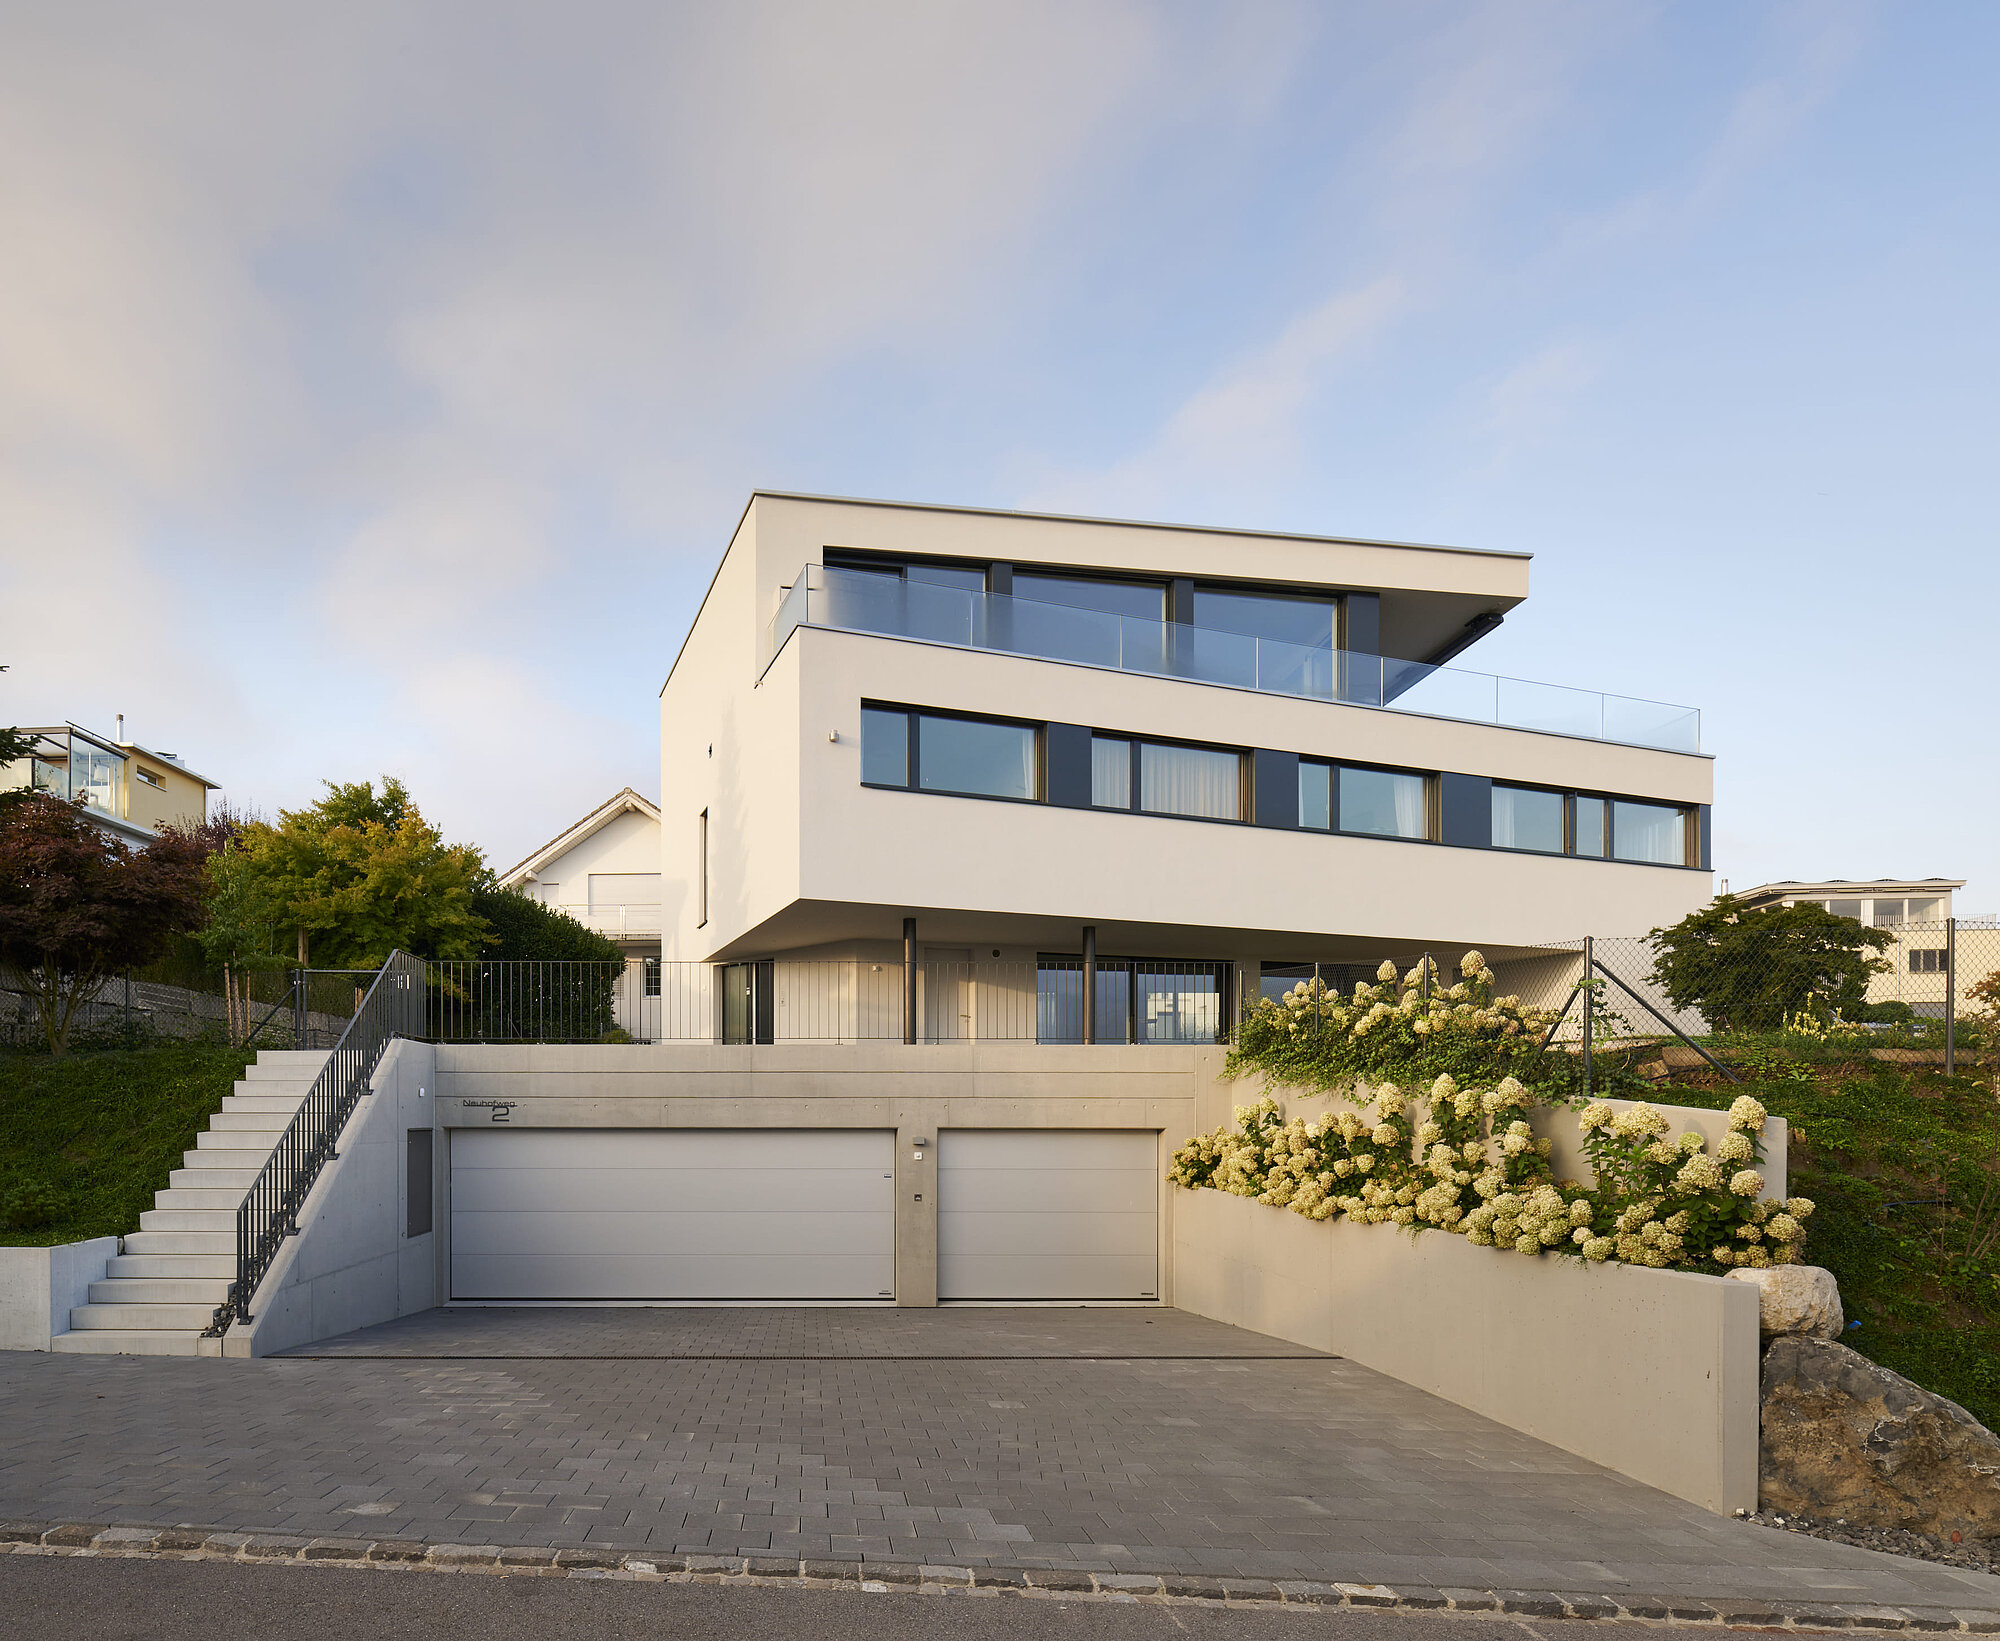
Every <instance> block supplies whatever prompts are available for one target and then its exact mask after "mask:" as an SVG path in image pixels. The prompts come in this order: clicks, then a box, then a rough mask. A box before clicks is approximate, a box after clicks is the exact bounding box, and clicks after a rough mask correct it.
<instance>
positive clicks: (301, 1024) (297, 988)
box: [292, 969, 308, 1048]
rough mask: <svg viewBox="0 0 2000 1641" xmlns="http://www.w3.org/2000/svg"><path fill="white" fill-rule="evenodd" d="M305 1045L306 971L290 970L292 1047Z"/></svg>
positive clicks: (303, 1046)
mask: <svg viewBox="0 0 2000 1641" xmlns="http://www.w3.org/2000/svg"><path fill="white" fill-rule="evenodd" d="M307 1046H308V1044H307V1043H306V971H305V970H304V969H294V970H292V1047H293V1048H305V1047H307Z"/></svg>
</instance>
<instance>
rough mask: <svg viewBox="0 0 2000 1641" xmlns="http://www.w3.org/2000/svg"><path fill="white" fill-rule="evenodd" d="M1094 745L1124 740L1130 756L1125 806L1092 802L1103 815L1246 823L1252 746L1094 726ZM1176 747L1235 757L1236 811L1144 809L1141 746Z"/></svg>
mask: <svg viewBox="0 0 2000 1641" xmlns="http://www.w3.org/2000/svg"><path fill="white" fill-rule="evenodd" d="M1090 740H1091V745H1092V746H1093V748H1094V747H1095V746H1096V744H1097V743H1098V742H1099V741H1123V742H1124V743H1125V747H1126V751H1127V753H1128V754H1129V756H1130V763H1129V765H1128V773H1127V775H1126V791H1127V792H1128V793H1129V794H1130V796H1129V798H1128V799H1127V801H1126V804H1125V807H1124V808H1122V809H1120V808H1116V807H1114V806H1113V805H1111V804H1108V803H1096V802H1093V803H1092V804H1091V806H1090V807H1091V808H1092V809H1094V810H1096V811H1097V812H1098V813H1099V814H1102V815H1152V816H1155V817H1156V818H1158V819H1160V820H1186V821H1206V822H1207V823H1208V824H1209V825H1211V826H1248V825H1249V824H1250V820H1249V817H1248V810H1249V808H1250V803H1249V792H1248V788H1249V786H1250V783H1251V781H1252V780H1253V779H1254V775H1253V772H1252V769H1251V762H1250V760H1251V749H1250V748H1248V747H1241V746H1217V745H1216V744H1215V742H1213V741H1186V740H1181V739H1179V738H1178V737H1175V736H1171V735H1130V734H1126V733H1125V732H1124V731H1122V730H1115V729H1093V730H1092V731H1091V732H1090ZM1148 746H1160V747H1178V748H1181V749H1183V750H1185V751H1189V752H1223V753H1228V754H1230V755H1231V756H1233V757H1234V758H1235V759H1236V814H1235V816H1234V818H1231V817H1230V816H1228V815H1183V814H1181V813H1180V812H1179V811H1178V810H1173V809H1147V808H1145V807H1144V806H1143V805H1141V803H1140V802H1139V792H1140V761H1141V759H1142V757H1143V756H1144V754H1143V753H1142V752H1141V751H1140V749H1141V748H1142V747H1148Z"/></svg>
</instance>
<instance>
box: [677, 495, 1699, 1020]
mask: <svg viewBox="0 0 2000 1641" xmlns="http://www.w3.org/2000/svg"><path fill="white" fill-rule="evenodd" d="M1527 591H1528V562H1527V558H1526V557H1525V555H1520V554H1512V553H1498V552H1480V551H1472V550H1467V549H1460V548H1449V547H1433V546H1419V545H1411V544H1404V543H1390V542H1374V541H1353V540H1345V539H1336V538H1318V537H1302V536H1284V535H1276V534H1268V533H1258V532H1249V531H1232V530H1217V529H1196V528H1186V527H1179V526H1161V525H1146V524H1130V523H1122V522H1116V521H1110V520H1100V519H1079V518H1065V517H1049V516H1040V515H1029V514H1020V513H1004V512H994V511H982V510H978V509H969V508H952V507H919V506H907V505H900V504H884V503H873V502H854V501H840V500H830V499H823V498H815V497H805V496H790V495H770V494H759V495H757V496H755V497H753V498H752V500H751V503H750V505H749V507H748V508H747V509H746V511H745V513H744V515H743V519H742V522H741V524H740V525H739V526H738V528H737V531H736V534H735V537H734V539H733V540H732V541H731V543H730V545H729V548H728V550H727V552H726V553H725V554H724V556H723V559H722V563H721V565H720V567H719V569H718V570H717V572H716V575H715V579H714V582H713V584H712V585H711V586H710V588H709V590H708V594H707V597H706V599H705V600H704V602H703V604H702V606H701V610H700V613H699V615H698V616H697V618H696V620H695V623H694V626H693V630H692V631H691V632H690V633H689V635H688V638H687V641H686V643H685V644H684V645H683V647H682V650H681V653H680V656H679V658H678V659H677V661H676V662H675V664H674V667H673V669H672V672H671V673H670V675H669V677H668V679H667V682H666V686H665V688H664V689H663V690H662V692H661V697H660V709H661V754H660V756H661V776H662V789H663V790H664V791H665V792H666V793H668V794H670V798H669V806H668V809H667V811H666V813H665V814H664V815H663V817H662V843H663V848H664V853H663V856H662V862H661V873H662V882H663V883H664V884H665V885H666V886H667V887H666V892H665V895H664V897H663V908H662V910H663V919H664V929H663V936H662V952H663V956H664V958H665V960H666V964H667V967H668V969H669V970H672V969H673V968H674V967H675V965H676V963H685V964H697V965H703V966H707V965H723V966H724V967H723V969H722V975H723V980H722V987H723V991H722V997H721V999H720V1005H719V1006H720V1009H721V1016H720V1026H719V1029H720V1031H721V1034H722V1036H723V1037H724V1039H725V1040H730V1041H742V1042H783V1041H787V1040H820V1039H823V1038H825V1037H828V1036H837V1035H852V1036H860V1037H868V1036H880V1035H886V1034H887V1027H889V1026H890V1025H892V1024H897V1023H900V1022H902V1021H903V1019H904V1017H905V1015H906V1013H908V1014H912V1015H913V1017H914V1020H915V1023H916V1027H917V1029H916V1033H915V1034H916V1035H917V1036H919V1037H921V1038H923V1039H926V1040H940V1039H943V1040H953V1039H961V1038H968V1039H980V1040H992V1039H1001V1040H1010V1041H1023V1040H1033V1041H1041V1042H1051V1041H1054V1042H1128V1041H1129V1042H1150V1043H1193V1042H1207V1041H1213V1040H1214V1039H1215V1036H1216V1034H1217V1033H1218V1031H1220V1030H1222V1029H1224V1028H1226V1025H1227V1023H1228V1021H1229V1019H1230V1018H1231V1017H1232V1014H1233V1013H1234V1011H1235V1010H1237V1009H1239V1008H1240V1007H1242V1006H1243V1002H1244V1000H1245V999H1246V998H1251V997H1254V996H1256V995H1257V993H1258V992H1259V990H1260V989H1262V988H1264V987H1265V986H1266V985H1267V984H1268V985H1272V986H1284V985H1289V984H1291V983H1292V977H1294V976H1296V975H1297V974H1298V973H1299V972H1301V969H1302V966H1309V965H1312V964H1315V963H1317V964H1320V965H1322V972H1326V970H1327V968H1329V967H1331V968H1332V969H1333V970H1334V971H1335V972H1344V966H1350V965H1365V967H1366V968H1367V969H1368V970H1370V971H1372V969H1373V968H1374V966H1375V964H1376V963H1377V962H1378V961H1379V960H1380V959H1381V957H1382V956H1383V955H1384V954H1385V953H1388V954H1392V955H1398V956H1411V957H1414V955H1415V954H1416V953H1418V952H1420V951H1423V950H1427V949H1428V950H1433V951H1437V952H1446V951H1463V950H1465V949H1466V948H1468V947H1478V948H1480V949H1481V950H1483V951H1484V952H1485V953H1486V954H1487V956H1488V957H1489V958H1491V959H1494V960H1495V961H1498V962H1504V961H1505V960H1506V959H1507V958H1509V957H1510V956H1515V955H1518V956H1521V957H1523V958H1526V957H1530V956H1531V955H1532V953H1533V948H1535V947H1536V946H1538V945H1540V944H1542V943H1544V942H1552V941H1558V940H1563V939H1567V938H1572V937H1574V936H1576V935H1579V934H1581V933H1585V932H1589V931H1592V930H1598V931H1605V930H1614V929H1615V930H1619V931H1628V930H1629V931H1638V930H1643V929H1647V928H1651V927H1654V926H1656V925H1658V924H1661V923H1666V922H1671V921H1673V920H1675V919H1677V918H1679V917H1680V916H1682V915H1683V914H1685V913H1686V912H1688V911H1689V910H1691V909H1693V908H1694V907H1696V906H1698V905H1700V904H1701V903H1703V902H1704V901H1706V900H1707V899H1708V895H1709V877H1708V867H1709V860H1708V847H1709V845H1708V839H1709V818H1708V817H1709V808H1708V806H1709V799H1710V793H1711V773H1712V770H1711V763H1710V760H1709V759H1708V758H1707V757H1705V756H1704V755H1703V754H1702V753H1701V752H1700V749H1699V717H1698V715H1697V714H1696V713H1695V712H1694V711H1693V710H1692V709H1690V708H1685V707H1673V706H1665V705H1660V704H1657V703H1652V702H1644V701H1635V700H1630V699H1624V698H1620V697H1617V696H1611V695H1604V694H1599V693H1596V692H1593V691H1588V690H1579V689H1573V688H1566V687H1557V686H1553V685H1547V684H1538V683H1529V682H1525V681H1522V680H1517V679H1511V678H1499V677H1495V676H1492V675H1490V674H1485V673H1480V672H1475V671H1471V670H1468V669H1467V668H1465V667H1464V666H1463V665H1462V664H1461V663H1460V658H1461V657H1462V655H1463V654H1464V652H1465V651H1466V650H1467V649H1468V648H1470V646H1472V645H1473V644H1474V643H1475V641H1476V640H1477V639H1478V638H1479V637H1480V636H1481V635H1483V634H1484V633H1486V632H1488V631H1490V630H1491V629H1492V628H1493V627H1495V626H1497V625H1499V623H1500V622H1501V620H1502V619H1503V618H1504V617H1505V615H1506V614H1507V612H1508V611H1509V610H1511V609H1513V608H1514V607H1515V606H1516V605H1518V604H1519V603H1520V602H1521V601H1522V599H1523V598H1525V597H1526V596H1527ZM906 945H907V948H908V949H907V950H906ZM906 958H907V959H909V960H910V961H909V962H908V964H907V965H906V961H905V960H906ZM831 965H846V968H845V969H844V970H843V969H840V968H837V967H833V966H831ZM1086 965H1088V966H1090V967H1091V968H1092V969H1093V970H1094V977H1095V986H1094V990H1095V994H1096V1006H1095V1008H1094V1009H1091V1010H1086V1009H1085V1008H1084V1007H1083V1006H1082V1003H1081V998H1082V995H1083V988H1084V978H1083V970H1084V968H1085V966H1086ZM906 974H907V975H915V976H916V977H917V980H918V983H919V984H920V985H921V986H922V987H923V989H924V995H923V996H921V997H920V998H919V999H917V1002H916V1007H915V1009H914V1010H913V1011H912V1010H906V1009H905V1007H904V1002H905V1000H904V999H903V998H901V997H900V996H899V995H898V990H899V987H900V985H901V982H902V979H903V977H904V976H905V975H906ZM674 979H675V977H674V976H672V975H671V974H670V976H669V980H670V984H671V983H672V982H673V981H674Z"/></svg>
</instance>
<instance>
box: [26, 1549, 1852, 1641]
mask: <svg viewBox="0 0 2000 1641" xmlns="http://www.w3.org/2000/svg"><path fill="white" fill-rule="evenodd" d="M0 1615H4V1616H0V1633H4V1634H5V1635H6V1636H7V1637H9V1641H238V1638H245V1641H248V1638H253V1637H254V1638H256V1641H325V1638H326V1637H328V1636H358V1637H365V1638H366V1641H405V1638H411V1641H415V1638H421V1641H458V1638H460V1637H464V1638H465V1641H512V1638H514V1637H521V1638H523V1641H528V1638H532V1641H627V1638H631V1641H638V1638H640V1637H644V1638H645V1641H711V1638H712V1641H1265V1638H1266V1637H1268V1638H1270V1641H1285V1638H1298V1641H1312V1638H1318V1637H1325V1638H1329V1641H1333V1638H1337V1641H1535V1638H1538V1637H1539V1638H1541V1641H1556V1638H1558V1637H1567V1636H1570V1635H1572V1634H1579V1632H1582V1631H1584V1630H1585V1629H1586V1628H1588V1626H1585V1625H1582V1624H1578V1623H1574V1622H1570V1623H1563V1622H1556V1623H1550V1622H1547V1621H1544V1620H1534V1621H1528V1620H1522V1619H1514V1618H1507V1619H1489V1618H1479V1617H1473V1616H1470V1615H1468V1616H1466V1617H1462V1618H1461V1617H1444V1616H1437V1617H1433V1616H1428V1615H1425V1614H1413V1613H1389V1612H1385V1613H1368V1612H1355V1611H1352V1610H1346V1609H1343V1610H1340V1611H1335V1612H1311V1611H1304V1610H1301V1609H1297V1608H1293V1609H1291V1610H1282V1609H1281V1610H1275V1611H1259V1610H1256V1609H1251V1608H1228V1607H1203V1606H1193V1605H1171V1606H1170V1605H1149V1604H1146V1603H1143V1602H1130V1603H1126V1602H1106V1601H1095V1600H1093V1601H1061V1600H1053V1599H1034V1598H1023V1597H1018V1596H990V1597H978V1596H970V1595H968V1596H958V1595H950V1596H942V1595H923V1594H918V1593H916V1592H911V1591H896V1592H892V1593H890V1594H888V1595H871V1594H868V1593H866V1592H863V1591H858V1590H812V1589H799V1588H786V1587H782V1586H769V1587H758V1586H737V1587H731V1586H726V1585H718V1584H636V1583H618V1582H613V1581H610V1580H596V1579H575V1578H517V1577H500V1576H495V1575H486V1574H479V1575H469V1574H459V1575H440V1574H421V1573H396V1572H388V1571H383V1570H369V1569H350V1568H331V1567H328V1568H317V1567H258V1566H251V1565H245V1564H243V1563H240V1562H211V1561H152V1560H140V1559H136V1558H135V1559H132V1560H117V1559H98V1558H93V1557H55V1556H22V1555H13V1556H0ZM1595 1629H1596V1631H1597V1632H1598V1633H1599V1634H1600V1635H1601V1633H1602V1630H1603V1626H1602V1625H1598V1626H1595ZM1524 1632H1525V1633H1524ZM1850 1633H1851V1632H1850ZM1579 1641H1580V1634H1579Z"/></svg>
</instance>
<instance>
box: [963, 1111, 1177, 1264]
mask: <svg viewBox="0 0 2000 1641" xmlns="http://www.w3.org/2000/svg"><path fill="white" fill-rule="evenodd" d="M1159 1150H1160V1146H1159V1136H1158V1135H1157V1134H1154V1133H1152V1132H1150V1131H1148V1132H1130V1131H1099V1130H1068V1131H1065V1130H1062V1129H1047V1128H1035V1129H1029V1128H947V1129H944V1130H942V1131H941V1132H940V1133H939V1134H938V1297H939V1298H940V1299H1154V1298H1157V1297H1158V1296H1159V1291H1160V1274H1159V1273H1160V1265H1159V1200H1160V1187H1159V1178H1158V1175H1159Z"/></svg>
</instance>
